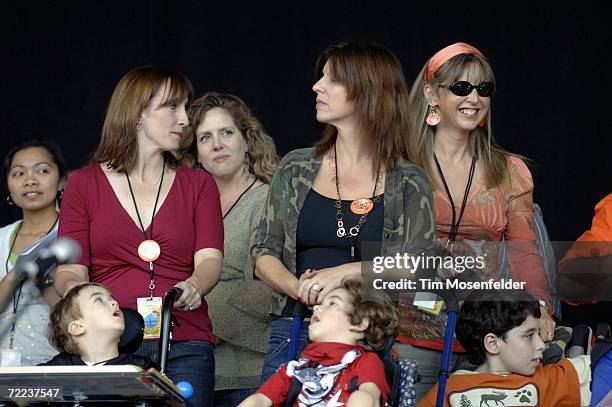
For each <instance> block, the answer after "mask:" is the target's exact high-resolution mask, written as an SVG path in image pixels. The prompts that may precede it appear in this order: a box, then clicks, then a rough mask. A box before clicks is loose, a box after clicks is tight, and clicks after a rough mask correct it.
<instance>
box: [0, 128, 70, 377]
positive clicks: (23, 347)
mask: <svg viewBox="0 0 612 407" xmlns="http://www.w3.org/2000/svg"><path fill="white" fill-rule="evenodd" d="M4 176H5V178H4V179H5V181H6V184H7V187H8V191H9V194H8V196H7V197H6V202H7V204H9V205H15V206H17V207H18V208H20V209H21V213H22V219H20V220H18V221H16V222H13V223H11V224H10V225H7V226H4V227H3V228H0V278H2V280H1V281H0V347H1V348H2V356H1V359H2V366H20V365H21V366H31V365H34V366H35V365H37V364H39V363H41V362H44V361H46V360H48V359H50V358H51V357H53V355H55V354H56V353H57V351H56V350H54V349H53V347H52V346H51V345H50V344H49V341H48V336H47V329H48V327H49V313H50V308H49V306H53V305H54V304H55V303H56V302H57V301H58V300H59V298H58V297H57V294H56V293H55V290H53V288H52V287H50V288H47V287H46V286H45V285H44V284H42V287H41V284H38V285H37V282H36V281H34V280H31V279H25V276H24V275H23V274H22V273H19V272H16V271H14V270H13V268H14V267H15V264H16V263H17V260H18V257H19V254H20V253H22V252H28V251H29V250H30V249H31V248H32V247H34V246H36V245H37V244H38V242H39V241H40V240H41V239H42V238H44V237H45V236H47V235H55V236H56V235H57V220H58V217H59V212H58V201H59V199H60V198H61V195H62V192H63V191H62V189H63V187H64V183H65V182H66V173H65V169H64V156H63V154H62V151H61V150H60V148H59V147H58V146H57V144H55V143H54V142H52V141H50V140H43V139H36V138H35V139H28V140H24V141H22V142H20V143H18V144H17V145H15V146H14V147H13V148H12V149H11V150H10V151H9V152H8V154H7V155H6V157H5V158H4ZM49 238H53V236H49ZM43 283H44V282H43Z"/></svg>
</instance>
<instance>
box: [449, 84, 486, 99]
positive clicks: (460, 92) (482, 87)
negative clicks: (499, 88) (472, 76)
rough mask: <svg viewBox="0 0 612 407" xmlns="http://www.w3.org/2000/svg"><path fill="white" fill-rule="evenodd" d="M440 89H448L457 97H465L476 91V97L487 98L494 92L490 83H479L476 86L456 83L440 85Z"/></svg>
mask: <svg viewBox="0 0 612 407" xmlns="http://www.w3.org/2000/svg"><path fill="white" fill-rule="evenodd" d="M440 87H442V88H449V89H450V91H451V92H453V93H454V94H455V95H457V96H467V95H469V94H470V93H472V90H474V89H476V92H478V95H480V96H482V97H484V98H488V97H489V96H491V95H492V94H493V92H494V91H495V86H494V85H493V83H491V82H481V83H479V84H478V85H472V84H471V83H469V82H468V81H457V82H453V83H452V84H450V85H440Z"/></svg>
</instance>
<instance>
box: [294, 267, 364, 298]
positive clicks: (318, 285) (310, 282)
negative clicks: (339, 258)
mask: <svg viewBox="0 0 612 407" xmlns="http://www.w3.org/2000/svg"><path fill="white" fill-rule="evenodd" d="M360 267H361V263H348V264H342V265H340V266H336V267H329V268H325V269H321V270H313V269H308V270H306V272H305V273H304V274H303V275H302V276H301V277H300V280H299V281H298V300H300V301H302V302H303V303H304V304H306V305H310V306H312V305H315V304H320V303H321V301H322V300H323V298H324V297H325V296H326V295H327V294H328V293H329V292H330V291H332V290H334V289H336V288H338V287H340V284H341V282H342V279H343V278H344V277H345V276H347V275H349V274H355V275H358V273H359V272H360V271H361V270H360Z"/></svg>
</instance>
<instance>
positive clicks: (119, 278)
mask: <svg viewBox="0 0 612 407" xmlns="http://www.w3.org/2000/svg"><path fill="white" fill-rule="evenodd" d="M153 223H154V226H153V239H154V240H155V241H157V243H159V245H160V247H161V255H160V257H159V258H158V259H157V260H156V261H155V263H154V264H155V266H154V270H155V290H154V296H159V297H162V298H163V297H164V295H165V294H166V292H167V291H168V289H169V288H171V287H173V286H174V285H175V284H176V283H178V282H179V281H183V280H186V279H187V278H188V277H189V276H191V274H192V273H193V270H194V264H193V255H194V253H196V252H197V251H198V250H200V249H204V248H215V249H218V250H221V251H223V220H222V217H221V205H220V203H219V192H218V190H217V186H216V184H215V182H214V180H213V178H212V177H211V176H210V175H209V174H207V173H205V172H204V171H201V170H194V169H189V168H178V169H177V170H176V176H175V178H174V182H173V184H172V186H171V188H170V191H169V192H168V196H167V197H166V199H165V200H164V201H163V203H161V206H160V207H159V209H158V211H157V214H156V215H155V218H154V221H153ZM59 236H60V237H69V238H71V239H74V240H75V241H77V242H78V243H79V245H80V246H81V250H82V253H83V254H82V256H81V258H80V260H79V261H78V264H82V265H84V266H87V267H88V268H89V279H90V281H94V282H97V283H100V284H104V285H105V286H107V287H108V288H109V289H110V290H111V292H112V294H113V297H115V298H116V299H117V301H118V302H119V304H120V305H121V306H122V307H129V308H133V309H136V308H137V307H136V299H137V298H138V297H148V296H149V293H150V291H149V281H150V280H149V263H145V262H144V261H142V260H141V259H140V258H139V257H138V245H139V244H140V243H141V242H142V240H143V233H142V230H141V229H140V227H139V226H137V225H136V223H134V221H133V220H132V218H131V217H130V216H129V215H128V213H127V212H126V211H125V209H124V208H123V206H121V203H120V202H119V200H118V199H117V196H116V195H115V192H114V191H113V189H112V187H111V184H110V182H109V181H108V178H107V177H106V175H105V174H104V172H103V171H102V168H100V165H99V164H92V165H89V166H88V167H85V168H82V169H80V170H78V171H76V172H75V173H74V174H73V175H72V176H70V179H69V180H68V183H67V185H66V188H65V193H64V198H63V199H62V207H61V215H60V222H59ZM148 236H150V226H149V228H147V237H148ZM174 313H175V315H176V317H177V319H178V322H179V324H180V326H176V327H175V329H174V334H173V338H174V339H175V340H207V341H210V342H214V338H213V335H212V324H211V321H210V318H209V317H208V304H207V303H206V301H204V300H202V306H201V307H200V308H198V309H196V310H194V311H190V312H181V311H178V310H175V311H174Z"/></svg>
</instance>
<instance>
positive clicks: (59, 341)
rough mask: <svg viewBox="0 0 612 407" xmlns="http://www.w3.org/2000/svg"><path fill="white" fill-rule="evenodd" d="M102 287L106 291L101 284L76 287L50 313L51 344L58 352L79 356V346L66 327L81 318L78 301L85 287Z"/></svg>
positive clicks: (85, 284) (86, 284)
mask: <svg viewBox="0 0 612 407" xmlns="http://www.w3.org/2000/svg"><path fill="white" fill-rule="evenodd" d="M92 286H97V287H102V288H104V289H105V290H107V291H108V288H106V287H105V286H103V285H102V284H98V283H92V282H87V283H84V284H80V285H77V286H76V287H73V288H72V289H70V290H69V291H68V292H67V293H66V296H65V297H64V298H62V299H61V300H60V301H59V302H58V303H57V304H55V306H54V307H53V311H52V312H51V343H52V344H53V345H54V346H55V347H56V348H57V349H58V350H59V351H65V352H68V353H71V354H73V355H80V351H79V346H78V344H77V343H76V341H75V340H74V339H73V338H72V335H70V333H69V332H68V326H69V325H70V323H72V322H73V321H75V320H77V319H80V318H83V314H82V313H81V308H80V307H79V304H78V300H79V294H80V293H81V291H83V290H84V289H85V288H87V287H92Z"/></svg>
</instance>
